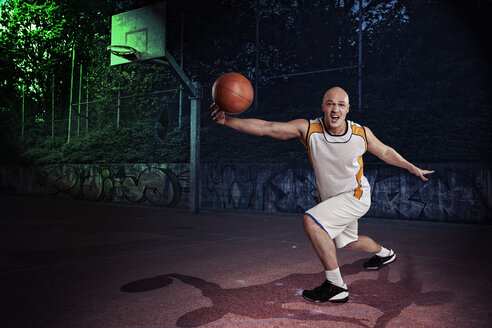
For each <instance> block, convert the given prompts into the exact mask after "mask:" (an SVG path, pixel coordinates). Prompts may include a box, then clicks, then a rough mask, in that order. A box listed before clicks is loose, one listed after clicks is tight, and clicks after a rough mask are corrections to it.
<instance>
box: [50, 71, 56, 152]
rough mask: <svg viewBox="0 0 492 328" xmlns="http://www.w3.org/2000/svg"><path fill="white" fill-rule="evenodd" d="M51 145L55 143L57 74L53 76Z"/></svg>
mask: <svg viewBox="0 0 492 328" xmlns="http://www.w3.org/2000/svg"><path fill="white" fill-rule="evenodd" d="M51 145H55V74H53V76H52V78H51Z"/></svg>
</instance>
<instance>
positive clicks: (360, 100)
mask: <svg viewBox="0 0 492 328" xmlns="http://www.w3.org/2000/svg"><path fill="white" fill-rule="evenodd" d="M359 112H362V0H359Z"/></svg>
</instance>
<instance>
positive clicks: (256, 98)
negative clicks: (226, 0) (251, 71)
mask: <svg viewBox="0 0 492 328" xmlns="http://www.w3.org/2000/svg"><path fill="white" fill-rule="evenodd" d="M259 57H260V16H259V14H258V15H257V16H256V68H255V93H256V94H255V110H257V109H258V77H259V69H260V67H259V63H260V60H259Z"/></svg>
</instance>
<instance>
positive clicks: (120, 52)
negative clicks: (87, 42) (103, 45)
mask: <svg viewBox="0 0 492 328" xmlns="http://www.w3.org/2000/svg"><path fill="white" fill-rule="evenodd" d="M108 50H109V52H111V54H112V55H115V56H118V57H122V58H124V59H126V60H130V61H136V60H140V52H139V51H137V49H135V48H133V47H130V46H118V45H111V46H108Z"/></svg>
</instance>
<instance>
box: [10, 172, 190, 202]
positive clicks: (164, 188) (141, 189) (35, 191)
mask: <svg viewBox="0 0 492 328" xmlns="http://www.w3.org/2000/svg"><path fill="white" fill-rule="evenodd" d="M1 182H2V183H1V186H2V190H3V191H4V192H10V193H12V192H13V193H16V194H21V195H48V196H57V197H62V198H70V199H83V200H89V201H111V202H119V203H135V204H143V205H155V206H164V207H175V206H179V207H181V206H183V207H186V206H188V194H189V166H188V165H187V164H149V165H147V164H127V165H88V164H79V165H76V164H60V165H45V166H38V167H3V168H2V181H1Z"/></svg>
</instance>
